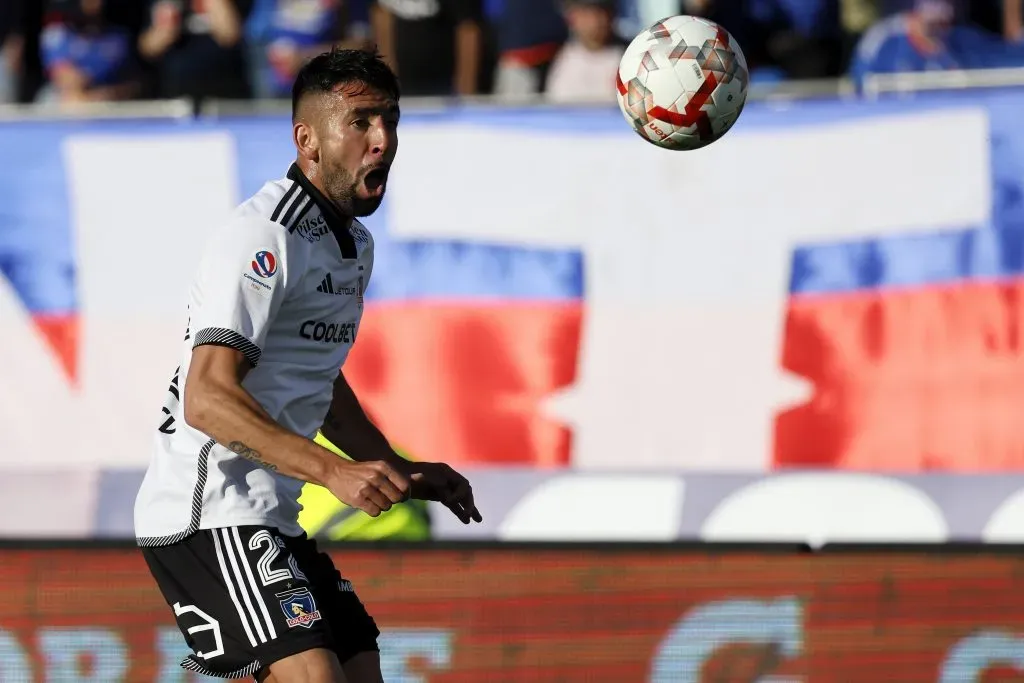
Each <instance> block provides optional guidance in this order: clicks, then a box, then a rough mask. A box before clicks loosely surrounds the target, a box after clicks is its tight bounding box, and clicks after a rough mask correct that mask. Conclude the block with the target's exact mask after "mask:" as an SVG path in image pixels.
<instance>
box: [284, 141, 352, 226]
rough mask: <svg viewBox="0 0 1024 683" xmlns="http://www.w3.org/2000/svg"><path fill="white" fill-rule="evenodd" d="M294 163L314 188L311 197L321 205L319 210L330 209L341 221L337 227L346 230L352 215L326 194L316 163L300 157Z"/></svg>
mask: <svg viewBox="0 0 1024 683" xmlns="http://www.w3.org/2000/svg"><path fill="white" fill-rule="evenodd" d="M295 165H296V166H297V167H298V169H299V171H301V172H302V175H303V176H305V179H306V182H307V183H308V184H309V185H311V186H312V187H313V188H314V189H315V190H316V193H315V194H314V196H313V198H314V199H315V200H316V202H317V204H319V205H321V210H324V209H325V208H327V209H330V210H331V211H330V212H331V213H332V214H334V215H333V216H332V217H333V218H334V219H335V220H336V221H337V222H339V223H341V225H339V226H338V227H340V228H343V229H345V230H348V229H349V227H350V226H351V225H352V221H353V216H352V215H351V213H350V212H349V211H347V210H345V209H343V208H342V207H340V206H338V204H337V202H335V201H333V200H332V199H331V198H330V196H329V195H328V194H327V191H326V188H325V187H324V183H323V174H321V173H320V169H319V167H318V166H317V165H316V164H313V163H309V162H306V161H303V160H301V159H297V160H296V161H295ZM325 205H326V206H325Z"/></svg>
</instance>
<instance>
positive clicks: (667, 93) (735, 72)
mask: <svg viewBox="0 0 1024 683" xmlns="http://www.w3.org/2000/svg"><path fill="white" fill-rule="evenodd" d="M749 81H750V74H749V72H748V71H747V60H746V59H745V58H744V57H743V51H742V50H741V49H740V46H739V45H738V44H737V43H736V40H735V39H734V38H733V37H732V36H731V35H729V32H728V31H726V30H725V29H724V28H722V27H721V26H719V25H718V24H716V23H714V22H713V21H708V20H707V19H701V18H699V17H690V16H678V17H670V18H668V19H662V20H661V21H659V22H657V23H656V24H654V25H653V26H651V27H650V28H648V29H646V30H644V31H642V32H641V33H640V34H639V35H638V36H637V37H636V38H634V39H633V42H631V43H630V44H629V47H627V48H626V52H625V54H623V56H622V60H621V61H620V62H619V72H618V74H617V76H616V79H615V85H616V87H617V89H618V100H619V108H620V109H622V114H623V116H625V117H626V120H627V121H628V122H629V123H630V125H632V126H633V129H634V130H635V131H636V132H637V133H638V134H639V135H640V136H641V137H642V138H644V139H645V140H647V141H648V142H650V143H652V144H655V145H657V146H659V147H664V148H666V149H673V150H689V149H698V148H700V147H704V146H706V145H710V144H711V143H712V142H714V141H715V140H717V139H719V138H720V137H722V136H723V135H725V134H726V133H727V132H728V131H729V129H730V128H732V126H733V124H734V123H736V119H737V118H739V115H740V113H741V112H742V111H743V105H744V103H745V102H746V101H747V84H748V83H749Z"/></svg>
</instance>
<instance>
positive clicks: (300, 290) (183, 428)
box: [135, 165, 373, 546]
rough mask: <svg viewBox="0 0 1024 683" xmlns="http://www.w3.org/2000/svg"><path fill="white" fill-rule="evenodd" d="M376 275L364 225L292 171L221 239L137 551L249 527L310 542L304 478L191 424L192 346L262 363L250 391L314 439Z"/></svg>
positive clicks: (206, 263)
mask: <svg viewBox="0 0 1024 683" xmlns="http://www.w3.org/2000/svg"><path fill="white" fill-rule="evenodd" d="M372 268H373V240H372V238H371V236H370V233H369V232H368V231H367V230H366V229H365V228H364V227H363V226H362V225H360V224H359V223H358V222H353V223H352V225H351V227H350V228H348V229H346V228H345V226H344V222H343V219H342V217H341V216H340V215H339V214H338V213H337V211H336V210H335V209H334V206H333V205H332V204H331V203H330V202H329V201H328V200H327V199H326V198H325V197H324V196H323V195H322V194H321V193H320V192H319V191H318V190H317V189H316V188H315V187H313V185H312V184H311V183H310V182H309V181H308V180H307V179H306V178H305V176H304V175H303V174H302V172H301V171H300V170H299V169H298V167H297V166H294V165H293V166H292V167H291V169H290V170H289V171H288V175H287V177H286V178H284V179H282V180H278V181H274V182H270V183H267V184H266V185H265V186H264V187H263V188H262V189H261V190H260V191H259V192H258V193H256V195H254V196H253V197H252V198H251V199H249V200H248V201H247V202H245V203H244V204H242V205H241V206H239V207H238V209H236V210H235V212H234V214H233V215H232V217H231V218H230V220H229V221H228V223H227V224H226V225H225V226H223V227H222V228H221V229H219V230H218V231H216V232H215V233H214V234H213V236H212V239H211V241H210V243H209V244H208V245H207V247H206V250H205V252H204V253H203V255H202V258H201V262H200V265H199V271H198V274H197V275H196V277H195V279H194V281H193V283H192V287H191V290H190V293H189V322H188V330H187V331H186V332H185V334H184V340H183V342H182V347H181V365H180V367H179V368H178V370H177V371H176V372H175V374H174V379H172V380H171V385H170V387H169V389H168V392H167V400H166V402H165V404H164V407H163V409H162V414H161V416H160V420H159V424H158V427H157V429H156V433H155V436H154V442H153V454H152V458H151V460H150V464H149V469H148V470H147V471H146V476H145V479H144V480H143V482H142V487H141V489H140V490H139V494H138V497H137V498H136V501H135V535H136V537H137V540H138V543H139V544H140V545H142V546H157V545H167V544H170V543H175V542H177V541H179V540H181V539H183V538H185V537H187V536H189V535H191V534H192V533H195V532H196V531H197V530H199V529H212V528H218V527H225V526H239V525H248V524H254V525H265V526H272V527H276V528H277V529H280V530H281V532H282V533H285V534H288V535H298V534H300V533H301V531H302V530H301V528H300V527H299V525H298V521H297V520H298V513H299V505H298V498H299V494H300V491H301V488H302V485H303V482H302V481H299V480H298V479H293V478H291V477H287V476H284V475H282V474H279V473H275V472H272V471H270V470H268V469H266V468H263V467H261V466H259V465H258V464H255V463H253V462H250V461H248V460H245V459H243V458H240V457H238V456H237V455H235V454H234V453H232V452H231V451H229V450H227V449H226V448H224V447H223V446H221V445H220V444H217V443H215V442H214V440H213V439H211V438H210V437H209V436H208V435H206V434H203V433H202V432H199V431H197V430H195V429H193V428H192V427H190V426H188V425H187V424H185V420H184V416H183V405H184V400H183V399H184V396H183V395H182V393H183V392H184V391H185V390H186V389H185V377H186V376H187V375H188V367H189V362H190V360H191V358H192V349H193V348H195V347H197V346H201V345H204V344H220V345H227V346H231V347H233V348H236V349H238V350H239V351H241V352H242V353H244V354H245V357H246V358H247V359H248V360H249V362H250V363H251V364H252V365H253V366H254V367H253V369H252V370H250V372H249V374H248V375H247V376H246V378H245V380H244V382H243V386H244V387H245V389H246V390H247V391H249V393H251V394H252V395H253V396H254V397H255V399H256V400H257V401H258V402H259V403H260V405H262V406H263V408H264V409H266V411H267V412H268V413H269V414H270V415H271V416H272V417H273V418H274V419H275V420H277V421H278V422H279V423H280V424H281V425H282V426H284V427H286V428H287V429H290V430H291V431H294V432H295V433H297V434H300V435H302V436H306V437H309V438H313V437H314V436H315V434H316V431H317V429H319V428H320V425H321V424H322V423H323V419H324V417H325V416H326V414H327V409H328V407H329V406H330V402H331V395H332V389H333V383H334V380H335V379H336V378H337V376H338V372H339V369H340V368H341V366H342V364H343V363H344V362H345V358H346V357H347V356H348V353H349V350H350V349H351V348H352V344H353V342H354V341H355V339H356V333H357V332H358V330H359V322H360V319H361V317H362V312H363V291H364V289H365V287H366V285H367V283H368V281H369V279H370V272H371V270H372Z"/></svg>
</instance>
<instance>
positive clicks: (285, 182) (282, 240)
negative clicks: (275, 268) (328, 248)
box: [220, 178, 314, 252]
mask: <svg viewBox="0 0 1024 683" xmlns="http://www.w3.org/2000/svg"><path fill="white" fill-rule="evenodd" d="M312 208H314V205H313V201H312V198H311V197H310V196H309V194H308V193H306V192H305V191H304V190H303V188H302V187H301V185H300V184H299V183H297V182H295V181H294V180H291V179H290V178H282V179H280V180H272V181H269V182H267V183H265V184H264V185H263V187H261V188H260V189H259V191H257V192H256V193H255V194H254V195H252V196H251V197H249V198H248V199H247V200H245V201H244V202H242V203H241V204H240V205H238V207H237V208H235V210H234V211H233V212H232V213H231V216H230V217H229V218H228V220H227V221H226V222H225V223H224V224H223V225H222V226H221V230H220V235H221V237H222V239H229V240H238V241H241V242H249V241H262V242H272V243H274V244H276V245H278V246H279V247H281V248H282V249H288V250H289V251H292V252H297V251H298V252H302V251H305V250H306V248H305V246H304V245H305V240H302V239H299V236H298V235H297V234H296V231H295V227H296V226H297V225H298V224H299V223H300V222H301V221H302V220H303V218H304V217H305V216H306V215H307V214H308V213H309V211H310V209H312Z"/></svg>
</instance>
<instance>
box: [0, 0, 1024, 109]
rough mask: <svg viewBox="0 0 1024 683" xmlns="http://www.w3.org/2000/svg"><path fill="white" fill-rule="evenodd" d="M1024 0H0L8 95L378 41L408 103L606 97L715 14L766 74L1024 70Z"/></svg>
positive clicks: (91, 93)
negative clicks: (681, 30) (646, 35)
mask: <svg viewBox="0 0 1024 683" xmlns="http://www.w3.org/2000/svg"><path fill="white" fill-rule="evenodd" d="M1021 5H1022V0H970V1H968V0H961V1H960V2H956V1H954V0H0V102H52V103H72V102H82V101H109V100H125V99H160V98H177V97H189V98H194V99H197V100H202V99H205V98H214V99H249V98H280V97H287V96H288V93H289V89H290V85H291V80H292V77H293V76H294V74H295V72H296V71H297V69H298V68H299V66H300V65H301V64H302V63H303V61H304V60H305V59H307V58H308V57H310V56H311V55H313V54H316V53H318V52H321V51H323V50H325V49H326V48H328V47H329V46H331V45H341V46H350V47H355V46H360V47H369V46H373V45H376V46H377V47H378V49H380V51H381V52H382V54H384V55H385V57H386V58H387V59H388V60H389V61H390V62H391V64H392V66H393V67H394V68H395V69H396V71H397V72H398V74H399V77H400V78H401V81H402V85H403V92H404V94H406V95H410V96H447V95H475V94H500V95H505V96H520V95H535V94H540V93H543V94H544V95H545V96H547V97H548V98H550V99H552V100H555V101H600V100H604V99H608V98H610V97H612V93H613V89H612V88H611V87H610V83H611V79H612V77H613V76H612V75H613V74H614V71H615V68H616V65H617V63H618V60H619V57H620V56H621V54H622V50H623V49H624V47H625V45H626V44H627V42H628V39H629V38H630V37H632V36H633V35H635V33H636V32H638V31H639V30H640V29H641V28H643V27H644V26H647V25H650V24H651V23H653V22H654V21H656V20H658V19H660V18H662V17H665V16H669V15H673V14H695V15H702V16H707V17H709V18H711V19H714V20H716V21H718V22H719V23H721V24H722V25H724V26H725V27H726V28H727V29H729V31H730V32H731V33H732V34H733V35H734V36H735V37H736V38H737V40H738V41H739V42H740V44H741V45H742V46H743V49H744V52H745V53H746V56H747V60H748V62H749V64H750V66H751V69H752V76H753V80H754V82H755V83H757V82H759V81H760V82H771V81H778V80H787V79H809V78H830V77H836V76H842V75H850V76H852V77H853V78H854V79H857V80H859V79H862V78H864V77H865V76H866V75H868V74H871V73H880V72H896V71H923V70H936V69H961V68H985V67H1002V66H1024V28H1022V20H1021V14H1022V12H1021Z"/></svg>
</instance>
